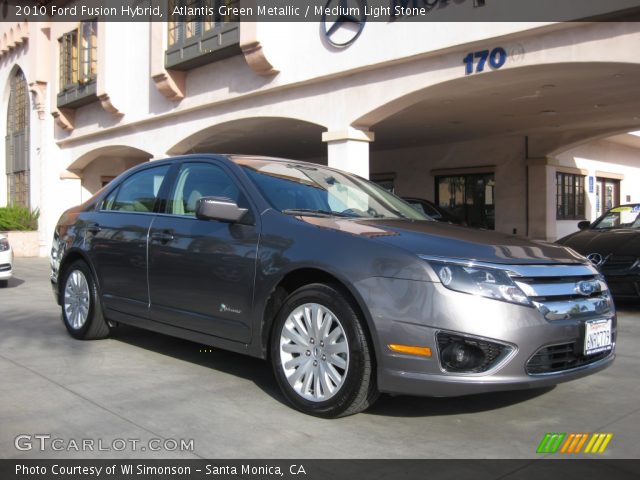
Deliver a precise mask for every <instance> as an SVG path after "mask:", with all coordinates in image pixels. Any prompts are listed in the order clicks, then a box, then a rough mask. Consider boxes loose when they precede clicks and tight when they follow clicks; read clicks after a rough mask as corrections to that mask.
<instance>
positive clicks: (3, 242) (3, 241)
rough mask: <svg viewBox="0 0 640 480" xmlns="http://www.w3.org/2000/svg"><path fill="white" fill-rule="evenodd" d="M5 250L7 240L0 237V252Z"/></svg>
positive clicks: (6, 248)
mask: <svg viewBox="0 0 640 480" xmlns="http://www.w3.org/2000/svg"><path fill="white" fill-rule="evenodd" d="M7 250H9V240H7V239H6V238H0V252H6V251H7Z"/></svg>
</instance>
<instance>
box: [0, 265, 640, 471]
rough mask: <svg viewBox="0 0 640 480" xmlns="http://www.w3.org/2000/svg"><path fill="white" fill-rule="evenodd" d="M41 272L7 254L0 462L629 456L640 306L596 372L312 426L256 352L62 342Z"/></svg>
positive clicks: (638, 453)
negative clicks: (542, 452)
mask: <svg viewBox="0 0 640 480" xmlns="http://www.w3.org/2000/svg"><path fill="white" fill-rule="evenodd" d="M48 273H49V267H48V260H47V259H17V260H16V265H15V278H14V279H12V280H11V281H10V283H9V287H8V288H6V289H0V458H133V457H141V458H144V457H149V458H198V457H200V458H398V459H399V458H536V457H537V458H539V457H540V456H539V455H537V454H536V453H535V450H536V447H537V446H538V444H539V443H540V441H541V439H542V437H543V436H544V434H545V433H547V432H611V433H613V434H614V436H613V440H612V441H611V443H610V445H609V447H608V449H607V451H606V452H605V454H603V456H605V457H608V458H640V442H639V441H638V439H639V438H640V404H639V403H638V398H640V382H639V381H638V372H639V371H640V349H638V347H637V345H639V344H640V306H624V307H622V309H621V311H620V315H619V317H620V318H619V327H618V350H617V353H618V358H617V360H616V362H615V364H614V365H613V366H612V367H611V368H609V369H608V370H605V371H604V372H602V373H600V374H596V375H593V376H590V377H587V378H585V379H582V380H578V381H575V382H570V383H565V384H562V385H559V386H557V387H555V388H553V389H547V390H543V391H540V390H538V391H530V392H509V393H498V394H487V395H480V396H474V397H462V398H454V399H434V398H413V397H390V396H383V397H381V398H380V400H379V401H378V403H377V404H376V405H374V407H373V408H371V409H370V410H368V411H367V412H365V413H362V414H359V415H355V416H352V417H348V418H344V419H339V420H320V419H316V418H313V417H309V416H306V415H303V414H301V413H298V412H296V411H295V410H293V409H291V408H289V407H288V406H287V405H286V404H285V401H284V399H283V397H282V396H281V394H280V392H279V390H278V388H277V385H276V382H275V380H274V378H273V376H272V374H271V370H270V367H269V365H268V364H267V363H266V362H263V361H260V360H256V359H252V358H248V357H244V356H241V355H238V354H233V353H229V352H224V351H221V350H212V351H209V349H208V348H205V347H203V346H202V345H199V344H196V343H192V342H188V341H184V340H179V339H174V338H171V337H166V336H163V335H159V334H155V333H150V332H145V331H143V330H138V329H134V328H130V327H119V328H118V329H117V330H116V333H115V335H114V336H113V337H112V338H109V339H107V340H100V341H92V342H82V341H77V340H74V339H72V338H71V337H70V336H69V335H68V334H67V332H66V330H65V328H64V326H63V324H62V321H61V320H60V311H59V307H58V306H57V305H56V304H55V302H54V299H53V296H52V294H51V289H50V286H49V280H48ZM37 434H44V435H45V437H42V440H40V439H38V438H37V437H34V435H37ZM19 435H25V436H23V437H21V438H20V440H19V442H18V443H19V444H20V447H21V448H22V450H20V449H17V448H16V446H15V439H16V437H17V436H19ZM47 435H49V436H50V438H46V436H47ZM54 439H58V441H57V442H56V443H55V445H56V446H57V447H59V448H58V449H57V450H56V449H53V448H52V444H51V442H52V441H53V440H54ZM151 439H157V441H154V442H152V443H151V444H149V441H150V440H151ZM83 440H84V441H88V442H89V443H91V442H93V448H94V449H93V451H92V450H87V449H86V448H85V449H84V450H86V451H82V450H83V448H82V441H83ZM181 440H184V446H185V448H183V449H181V448H180V441H181ZM40 442H43V444H44V446H45V449H44V451H42V450H40ZM98 442H100V446H101V447H102V448H103V449H102V450H98ZM74 444H75V445H77V447H78V449H76V448H74ZM134 444H135V449H134ZM86 445H87V444H85V446H86ZM123 445H124V448H120V447H122V446H123ZM29 446H30V448H29ZM152 447H160V449H159V450H158V451H151V448H152ZM174 447H176V448H174ZM189 447H191V448H189ZM105 448H106V449H105ZM143 449H144V450H143ZM77 450H81V451H77Z"/></svg>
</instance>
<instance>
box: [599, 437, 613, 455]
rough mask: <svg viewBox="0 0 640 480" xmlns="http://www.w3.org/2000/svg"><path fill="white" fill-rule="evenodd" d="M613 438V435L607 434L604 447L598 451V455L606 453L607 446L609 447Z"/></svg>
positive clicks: (603, 443)
mask: <svg viewBox="0 0 640 480" xmlns="http://www.w3.org/2000/svg"><path fill="white" fill-rule="evenodd" d="M612 438H613V433H607V434H606V436H605V440H604V442H602V445H601V446H600V450H598V453H604V451H605V450H606V448H607V445H609V442H610V441H611V439H612Z"/></svg>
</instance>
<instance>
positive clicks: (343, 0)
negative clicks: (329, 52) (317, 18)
mask: <svg viewBox="0 0 640 480" xmlns="http://www.w3.org/2000/svg"><path fill="white" fill-rule="evenodd" d="M366 6H367V2H366V0H329V1H328V2H327V4H326V5H325V8H324V12H323V14H322V27H323V30H324V36H325V37H326V39H327V41H328V42H329V43H330V44H331V45H333V46H334V47H338V48H344V47H348V46H349V45H351V44H352V43H353V42H355V41H356V39H357V38H358V37H359V36H360V34H361V33H362V30H363V29H364V24H365V22H366V21H367V16H366Z"/></svg>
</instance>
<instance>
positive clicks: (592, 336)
mask: <svg viewBox="0 0 640 480" xmlns="http://www.w3.org/2000/svg"><path fill="white" fill-rule="evenodd" d="M584 326H585V332H584V354H585V355H593V354H595V353H600V352H605V351H607V350H611V349H612V348H613V345H612V344H611V320H597V321H592V322H587V323H585V324H584Z"/></svg>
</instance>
